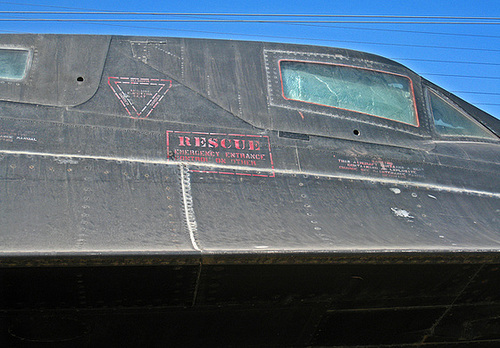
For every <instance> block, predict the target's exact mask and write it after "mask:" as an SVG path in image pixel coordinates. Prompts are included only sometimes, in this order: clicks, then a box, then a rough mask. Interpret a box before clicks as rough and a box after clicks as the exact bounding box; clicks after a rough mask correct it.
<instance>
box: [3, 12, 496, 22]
mask: <svg viewBox="0 0 500 348" xmlns="http://www.w3.org/2000/svg"><path fill="white" fill-rule="evenodd" d="M0 13H3V14H71V15H75V14H78V15H80V14H89V15H96V14H97V15H99V14H107V15H134V16H135V15H139V16H142V15H145V16H188V17H189V16H207V17H290V18H302V17H304V18H390V19H453V20H492V21H499V20H500V17H467V16H437V15H432V16H428V15H426V16H408V15H405V16H402V15H366V14H361V15H341V14H298V13H287V14H285V13H204V12H198V13H196V12H195V13H189V12H136V11H100V10H99V11H0Z"/></svg>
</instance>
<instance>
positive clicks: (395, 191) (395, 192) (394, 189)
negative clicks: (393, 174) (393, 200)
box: [389, 187, 401, 195]
mask: <svg viewBox="0 0 500 348" xmlns="http://www.w3.org/2000/svg"><path fill="white" fill-rule="evenodd" d="M389 190H391V191H392V192H394V194H396V195H399V194H400V193H401V190H400V189H398V188H397V187H391V188H390V189H389Z"/></svg>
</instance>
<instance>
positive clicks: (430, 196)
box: [427, 195, 437, 199]
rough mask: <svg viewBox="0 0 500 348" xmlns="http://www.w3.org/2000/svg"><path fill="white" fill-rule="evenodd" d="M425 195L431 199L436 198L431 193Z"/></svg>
mask: <svg viewBox="0 0 500 348" xmlns="http://www.w3.org/2000/svg"><path fill="white" fill-rule="evenodd" d="M427 197H429V198H432V199H437V198H436V196H433V195H427Z"/></svg>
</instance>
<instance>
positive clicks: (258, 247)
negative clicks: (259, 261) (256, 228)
mask: <svg viewBox="0 0 500 348" xmlns="http://www.w3.org/2000/svg"><path fill="white" fill-rule="evenodd" d="M254 248H255V249H267V248H269V247H268V246H267V245H256V246H255V247H254Z"/></svg>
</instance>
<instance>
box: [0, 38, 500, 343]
mask: <svg viewBox="0 0 500 348" xmlns="http://www.w3.org/2000/svg"><path fill="white" fill-rule="evenodd" d="M499 135H500V121H499V120H497V119H495V118H494V117H492V116H490V115H488V114H486V113H485V112H483V111H481V110H479V109H477V108H476V107H474V106H473V105H471V104H468V103H467V102H465V101H463V100H462V99H460V98H458V97H457V96H455V95H453V94H451V93H449V92H447V91H445V90H443V89H442V88H440V87H438V86H436V85H434V84H433V83H431V82H429V81H427V80H426V79H424V78H422V77H420V76H418V75H417V74H415V73H414V72H412V71H411V70H409V69H408V68H406V67H404V66H402V65H400V64H398V63H396V62H393V61H391V60H388V59H385V58H382V57H379V56H376V55H372V54H368V53H362V52H357V51H352V50H346V49H338V48H329V47H314V46H303V45H292V44H280V43H264V42H240V41H219V40H202V39H182V38H150V37H120V36H76V35H75V36H72V35H1V36H0V168H1V171H0V175H1V186H0V187H1V191H0V192H1V194H0V345H1V346H3V347H16V346H20V347H32V346H33V347H38V346H50V347H54V346H56V347H59V346H60V347H91V346H92V347H94V346H97V345H101V346H110V347H128V346H131V347H137V346H141V347H165V346H182V347H185V346H390V347H394V346H405V345H406V346H411V347H413V346H422V347H438V346H446V347H449V346H452V347H455V346H467V347H476V346H490V347H497V346H498V345H499V344H500V290H499V289H500V254H499V251H500V180H499V173H500V146H499V144H500V142H499Z"/></svg>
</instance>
